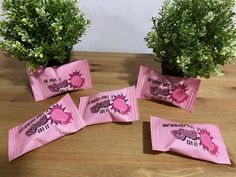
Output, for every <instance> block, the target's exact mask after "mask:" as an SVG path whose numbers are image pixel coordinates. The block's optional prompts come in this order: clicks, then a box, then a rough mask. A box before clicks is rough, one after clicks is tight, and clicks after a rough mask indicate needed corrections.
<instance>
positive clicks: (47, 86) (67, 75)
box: [28, 60, 92, 101]
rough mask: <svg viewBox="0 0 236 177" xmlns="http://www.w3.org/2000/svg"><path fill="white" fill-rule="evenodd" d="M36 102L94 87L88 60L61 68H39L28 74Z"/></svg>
mask: <svg viewBox="0 0 236 177" xmlns="http://www.w3.org/2000/svg"><path fill="white" fill-rule="evenodd" d="M28 76H29V79H30V83H31V87H32V90H33V94H34V98H35V101H40V100H44V99H46V98H49V97H52V96H54V95H58V94H60V93H63V92H67V91H71V90H80V89H88V88H91V87H92V83H91V76H90V68H89V64H88V61H87V60H79V61H75V62H72V63H68V64H65V65H62V66H60V67H57V68H56V67H48V68H39V69H38V70H37V71H36V72H34V73H32V72H28Z"/></svg>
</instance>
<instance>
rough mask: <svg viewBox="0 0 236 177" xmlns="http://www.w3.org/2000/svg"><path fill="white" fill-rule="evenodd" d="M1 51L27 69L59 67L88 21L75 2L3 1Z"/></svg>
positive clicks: (40, 0) (43, 0)
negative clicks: (24, 63) (22, 61)
mask: <svg viewBox="0 0 236 177" xmlns="http://www.w3.org/2000/svg"><path fill="white" fill-rule="evenodd" d="M3 10H4V12H5V18H4V20H1V22H0V35H1V36H2V37H3V39H4V40H3V41H1V43H0V47H1V49H2V50H4V51H7V52H8V53H9V54H10V55H11V56H12V57H13V58H16V59H18V60H25V61H26V62H27V65H28V66H29V67H30V68H32V69H33V68H35V67H36V66H38V65H43V66H46V65H47V64H48V62H50V61H55V62H57V63H63V61H64V60H65V58H66V57H68V54H70V52H71V49H72V47H73V45H74V44H76V43H77V42H78V41H79V38H80V37H81V36H82V35H83V34H84V32H85V29H86V26H87V25H89V24H90V21H89V20H87V19H85V18H84V14H83V13H82V12H81V11H80V9H79V7H78V5H77V2H76V0H3Z"/></svg>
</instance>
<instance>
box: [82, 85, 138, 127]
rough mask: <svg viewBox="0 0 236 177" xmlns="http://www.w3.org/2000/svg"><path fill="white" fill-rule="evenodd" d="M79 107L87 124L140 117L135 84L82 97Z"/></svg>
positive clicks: (130, 120) (132, 119) (134, 119)
mask: <svg viewBox="0 0 236 177" xmlns="http://www.w3.org/2000/svg"><path fill="white" fill-rule="evenodd" d="M78 109H79V114H80V115H81V117H83V119H84V121H85V123H86V125H92V124H100V123H106V122H133V121H136V120H138V119H139V112H138V106H137V99H136V95H135V87H134V86H132V87H128V88H124V89H120V90H115V91H109V92H103V93H98V94H96V95H92V96H86V97H81V98H80V103H79V108H78Z"/></svg>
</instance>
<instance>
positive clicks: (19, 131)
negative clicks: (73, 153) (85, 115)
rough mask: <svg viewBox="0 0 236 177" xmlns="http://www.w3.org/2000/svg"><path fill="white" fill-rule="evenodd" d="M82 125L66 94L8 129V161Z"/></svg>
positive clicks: (73, 105) (76, 129)
mask: <svg viewBox="0 0 236 177" xmlns="http://www.w3.org/2000/svg"><path fill="white" fill-rule="evenodd" d="M84 126H85V123H84V121H83V119H82V117H80V116H79V114H78V110H77V108H76V106H75V104H74V102H73V100H72V99H71V97H70V96H69V94H66V95H65V96H64V97H63V98H62V99H61V100H59V101H58V102H57V103H55V104H54V105H52V106H51V107H50V108H49V109H48V110H47V111H45V112H43V113H42V114H40V115H37V116H35V117H33V118H32V119H30V120H28V121H26V122H25V123H23V124H21V125H18V126H16V127H14V128H12V129H10V130H9V134H8V138H9V140H8V154H9V161H11V160H13V159H15V158H17V157H19V156H21V155H23V154H25V153H27V152H29V151H31V150H33V149H36V148H38V147H40V146H43V145H45V144H47V143H49V142H51V141H53V140H56V139H58V138H61V137H63V136H65V135H68V134H71V133H74V132H77V131H79V130H80V129H82V128H83V127H84Z"/></svg>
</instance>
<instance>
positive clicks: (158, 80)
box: [136, 66, 201, 112]
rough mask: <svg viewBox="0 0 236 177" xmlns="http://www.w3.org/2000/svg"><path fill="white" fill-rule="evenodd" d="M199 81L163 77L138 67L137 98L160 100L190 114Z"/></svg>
mask: <svg viewBox="0 0 236 177" xmlns="http://www.w3.org/2000/svg"><path fill="white" fill-rule="evenodd" d="M200 82H201V81H200V80H199V79H195V78H182V77H173V76H163V75H160V74H158V73H156V72H155V71H154V70H152V69H150V68H147V67H145V66H141V67H140V71H139V76H138V82H137V88H136V93H137V98H141V99H154V100H155V99H156V100H162V101H166V102H169V103H172V104H173V105H175V106H177V107H180V108H182V109H185V110H187V111H190V112H192V110H193V104H194V101H195V99H196V95H197V91H198V88H199V85H200Z"/></svg>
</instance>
